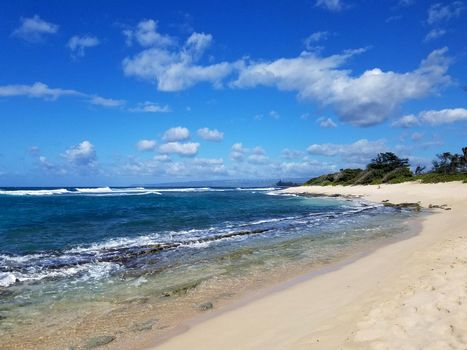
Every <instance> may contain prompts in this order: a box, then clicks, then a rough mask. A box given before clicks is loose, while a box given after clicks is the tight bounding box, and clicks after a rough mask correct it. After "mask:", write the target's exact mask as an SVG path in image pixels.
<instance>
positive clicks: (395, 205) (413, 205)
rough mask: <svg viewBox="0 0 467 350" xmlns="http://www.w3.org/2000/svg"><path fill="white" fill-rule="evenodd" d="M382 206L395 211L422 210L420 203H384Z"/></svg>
mask: <svg viewBox="0 0 467 350" xmlns="http://www.w3.org/2000/svg"><path fill="white" fill-rule="evenodd" d="M383 205H384V206H385V207H392V208H396V209H403V208H405V209H411V210H415V211H420V210H421V209H422V206H421V205H420V203H391V202H384V203H383Z"/></svg>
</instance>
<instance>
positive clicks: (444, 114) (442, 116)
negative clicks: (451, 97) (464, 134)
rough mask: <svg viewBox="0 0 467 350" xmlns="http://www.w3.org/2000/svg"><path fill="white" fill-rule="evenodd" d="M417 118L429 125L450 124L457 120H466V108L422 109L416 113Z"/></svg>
mask: <svg viewBox="0 0 467 350" xmlns="http://www.w3.org/2000/svg"><path fill="white" fill-rule="evenodd" d="M418 119H419V120H420V121H421V122H423V123H428V124H431V125H439V124H450V123H455V122H459V121H467V109H465V108H451V109H442V110H439V111H435V110H431V111H423V112H420V113H419V114H418Z"/></svg>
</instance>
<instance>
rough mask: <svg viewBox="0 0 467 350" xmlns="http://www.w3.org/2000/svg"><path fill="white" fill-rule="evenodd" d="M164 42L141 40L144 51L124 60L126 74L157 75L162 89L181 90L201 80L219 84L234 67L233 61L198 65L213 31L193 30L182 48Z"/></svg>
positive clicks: (139, 75)
mask: <svg viewBox="0 0 467 350" xmlns="http://www.w3.org/2000/svg"><path fill="white" fill-rule="evenodd" d="M153 22H154V21H153ZM141 23H143V22H141ZM141 23H140V24H141ZM151 37H154V36H153V35H152V36H151ZM162 41H163V42H164V44H163V45H161V39H160V38H159V39H157V40H156V39H150V40H138V42H139V44H140V45H141V46H143V47H144V50H142V51H141V52H139V53H138V54H136V55H135V56H133V57H126V58H125V59H124V60H123V62H122V66H123V72H124V74H125V75H126V76H133V77H137V78H140V79H146V80H152V79H154V78H155V79H156V82H157V89H158V90H160V91H179V90H183V89H186V88H189V87H191V86H193V85H195V84H197V83H199V82H208V83H211V84H212V85H214V86H215V87H219V86H221V85H222V80H223V79H224V78H225V77H226V76H227V75H229V74H230V73H231V72H232V70H233V66H234V64H232V63H228V62H221V63H217V64H211V65H201V64H198V62H199V60H200V59H201V57H202V56H203V54H204V52H205V51H206V49H207V48H208V47H209V46H210V45H211V43H212V36H211V35H210V34H205V33H196V32H195V33H192V34H191V35H190V36H189V37H188V38H187V39H186V41H185V43H184V44H183V45H182V46H181V47H178V46H174V47H172V46H170V45H171V44H173V43H172V42H168V41H167V40H162ZM169 44H170V45H169Z"/></svg>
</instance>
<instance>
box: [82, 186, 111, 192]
mask: <svg viewBox="0 0 467 350" xmlns="http://www.w3.org/2000/svg"><path fill="white" fill-rule="evenodd" d="M76 192H79V193H109V192H113V190H112V189H111V188H110V187H96V188H94V187H92V188H76Z"/></svg>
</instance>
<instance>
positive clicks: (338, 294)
mask: <svg viewBox="0 0 467 350" xmlns="http://www.w3.org/2000/svg"><path fill="white" fill-rule="evenodd" d="M287 191H288V192H292V193H303V192H307V193H317V194H327V195H331V194H343V195H361V196H364V198H366V199H368V200H371V201H383V200H389V201H390V202H393V203H401V202H420V203H421V204H422V205H423V206H425V207H426V206H428V205H429V204H438V205H440V204H447V205H448V206H449V207H450V208H452V210H449V211H447V210H441V209H437V210H436V211H435V213H434V214H433V215H430V216H428V217H427V218H426V219H425V220H424V221H423V223H422V228H421V233H420V234H419V235H417V236H414V237H412V238H410V239H407V240H404V241H399V242H396V243H394V244H390V245H387V246H385V247H383V248H380V249H378V250H376V251H375V252H373V253H371V254H370V255H367V256H365V257H363V258H361V259H359V260H357V261H355V262H353V263H351V264H348V265H345V266H343V267H342V268H340V269H338V270H335V271H332V272H329V273H326V274H322V275H319V276H317V277H314V278H311V279H308V280H305V281H303V282H300V283H297V284H294V285H292V286H290V287H288V288H286V289H283V290H280V291H277V292H274V293H271V294H268V295H266V296H264V297H262V298H260V299H257V300H254V301H252V302H249V303H246V304H244V305H241V306H239V307H237V308H234V309H232V310H229V311H226V312H223V313H219V314H217V315H215V316H214V317H212V318H209V319H207V320H205V321H203V322H198V323H193V324H192V325H189V326H188V327H187V330H186V331H185V332H183V333H180V334H179V335H177V336H174V337H172V338H170V339H169V340H168V341H166V342H165V343H163V344H161V345H159V346H157V347H156V348H157V349H161V350H162V349H183V350H186V349H192V350H195V349H219V350H220V349H222V350H225V349H242V350H247V349H268V350H271V349H451V348H452V349H466V348H467V184H462V183H459V182H457V183H448V184H436V185H422V184H418V183H405V184H398V185H382V186H380V187H378V186H352V187H342V186H335V187H315V186H313V187H311V186H310V187H296V188H291V189H289V190H287Z"/></svg>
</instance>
